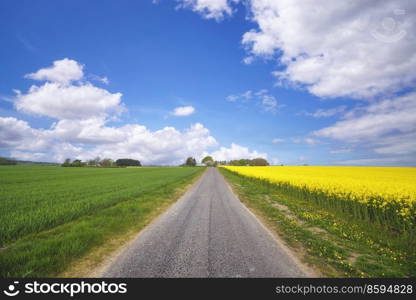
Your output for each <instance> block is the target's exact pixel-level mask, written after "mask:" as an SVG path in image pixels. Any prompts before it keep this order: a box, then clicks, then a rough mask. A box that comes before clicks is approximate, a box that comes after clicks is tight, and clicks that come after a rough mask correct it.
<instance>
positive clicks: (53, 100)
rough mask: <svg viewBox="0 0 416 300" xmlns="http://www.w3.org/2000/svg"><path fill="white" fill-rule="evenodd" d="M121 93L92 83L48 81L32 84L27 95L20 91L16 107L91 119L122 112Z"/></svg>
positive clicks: (51, 115) (45, 113)
mask: <svg viewBox="0 0 416 300" xmlns="http://www.w3.org/2000/svg"><path fill="white" fill-rule="evenodd" d="M121 96H122V94H121V93H114V94H113V93H110V92H109V91H107V90H104V89H101V88H98V87H95V86H93V85H91V84H89V83H86V84H81V85H72V84H71V85H61V84H60V83H56V82H46V83H45V84H43V85H42V86H36V85H33V86H31V87H30V89H29V91H28V92H27V93H26V94H22V93H18V94H17V96H16V102H15V106H16V108H17V110H19V111H21V112H24V113H30V114H35V115H39V116H47V117H51V118H55V119H88V118H91V117H94V116H97V115H99V116H106V115H107V114H111V113H116V114H119V113H121V112H122V111H123V106H122V104H121Z"/></svg>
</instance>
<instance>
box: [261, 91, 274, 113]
mask: <svg viewBox="0 0 416 300" xmlns="http://www.w3.org/2000/svg"><path fill="white" fill-rule="evenodd" d="M261 105H262V107H263V110H264V111H267V112H271V113H276V112H277V108H278V105H277V100H276V98H275V97H273V96H271V95H263V96H262V99H261Z"/></svg>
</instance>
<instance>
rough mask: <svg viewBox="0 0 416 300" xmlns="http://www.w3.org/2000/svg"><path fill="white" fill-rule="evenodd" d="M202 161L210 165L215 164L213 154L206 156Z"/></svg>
mask: <svg viewBox="0 0 416 300" xmlns="http://www.w3.org/2000/svg"><path fill="white" fill-rule="evenodd" d="M201 162H202V163H203V164H205V165H206V166H209V167H212V166H213V165H214V159H213V158H212V157H211V156H205V157H204V158H203V159H202V161H201Z"/></svg>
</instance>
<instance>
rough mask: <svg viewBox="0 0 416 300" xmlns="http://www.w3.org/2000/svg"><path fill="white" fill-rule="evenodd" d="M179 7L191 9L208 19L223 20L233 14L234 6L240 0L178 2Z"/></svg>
mask: <svg viewBox="0 0 416 300" xmlns="http://www.w3.org/2000/svg"><path fill="white" fill-rule="evenodd" d="M177 1H178V2H179V5H178V7H183V8H190V9H192V11H194V12H197V13H199V14H200V15H202V16H203V17H204V18H206V19H215V20H221V19H223V18H224V17H225V16H227V15H228V16H230V15H232V14H233V8H232V5H233V4H236V3H238V2H240V0H177Z"/></svg>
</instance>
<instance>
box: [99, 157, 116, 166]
mask: <svg viewBox="0 0 416 300" xmlns="http://www.w3.org/2000/svg"><path fill="white" fill-rule="evenodd" d="M100 166H101V167H104V168H108V167H112V166H113V160H112V159H111V158H104V159H103V160H101V161H100Z"/></svg>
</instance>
